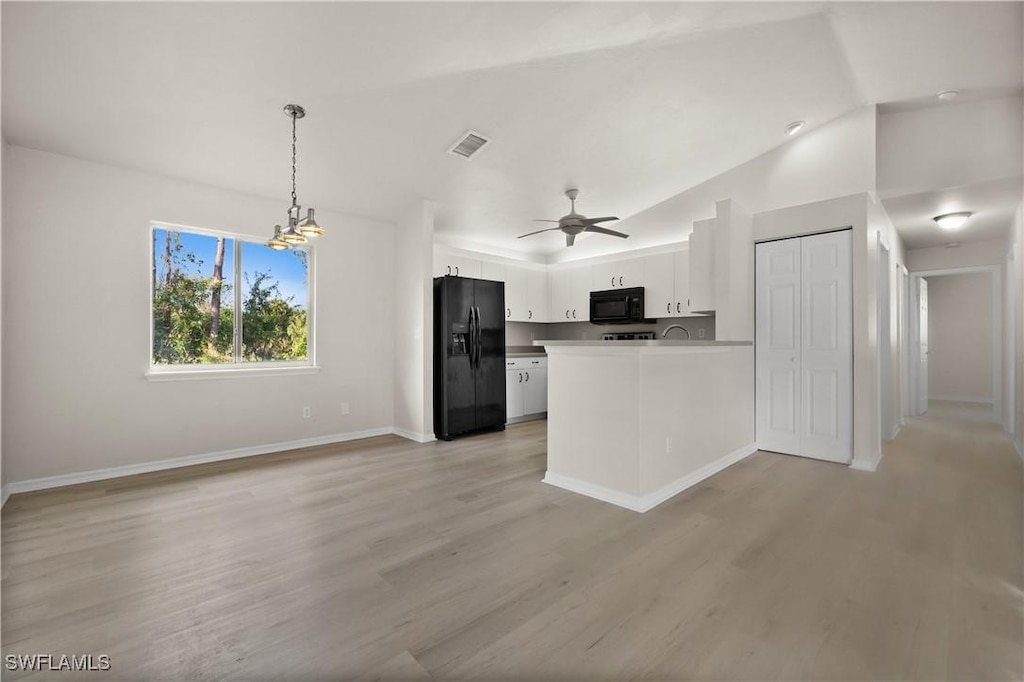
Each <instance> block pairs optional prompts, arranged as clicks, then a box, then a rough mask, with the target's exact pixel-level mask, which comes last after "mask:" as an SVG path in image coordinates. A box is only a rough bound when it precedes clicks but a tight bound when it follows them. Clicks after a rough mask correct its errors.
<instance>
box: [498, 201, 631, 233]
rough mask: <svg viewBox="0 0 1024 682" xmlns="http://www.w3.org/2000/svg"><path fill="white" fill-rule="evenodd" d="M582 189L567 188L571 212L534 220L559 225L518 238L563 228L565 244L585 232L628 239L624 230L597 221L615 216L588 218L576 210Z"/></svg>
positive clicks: (612, 218) (614, 218)
mask: <svg viewBox="0 0 1024 682" xmlns="http://www.w3.org/2000/svg"><path fill="white" fill-rule="evenodd" d="M579 194H580V191H579V190H578V189H575V188H574V189H567V190H565V196H567V197H569V202H570V208H569V212H568V213H567V214H565V215H564V216H562V217H561V218H559V219H558V220H547V219H539V218H538V219H537V220H535V221H534V222H537V223H558V227H549V228H547V229H544V230H537V231H536V232H527V233H526V234H521V235H519V237H517V239H522V238H523V237H532V236H533V235H535V234H541V233H543V232H551V231H553V230H561V231H562V232H563V233H564V234H565V245H566V246H572V245H573V244H575V243H576V235H579V234H582V233H584V232H594V233H597V234H606V235H609V236H611V237H620V238H621V239H627V238H628V237H629V235H628V234H623V233H622V232H616V231H615V230H609V229H608V228H606V227H599V226H598V225H597V223H604V222H607V221H609V220H618V218H616V217H615V216H603V217H601V218H588V217H586V216H585V215H582V214H579V213H577V212H576V197H578V196H579Z"/></svg>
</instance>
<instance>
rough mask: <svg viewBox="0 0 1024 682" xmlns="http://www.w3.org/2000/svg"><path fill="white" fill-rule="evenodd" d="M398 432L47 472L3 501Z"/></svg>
mask: <svg viewBox="0 0 1024 682" xmlns="http://www.w3.org/2000/svg"><path fill="white" fill-rule="evenodd" d="M392 433H395V429H393V428H391V427H390V426H385V427H381V428H376V429H366V430H365V431H353V432H351V433H337V434H332V435H329V436H316V437H314V438H302V439H299V440H290V441H284V442H281V443H268V444H266V445H253V446H250V447H245V448H235V449H233V450H221V451H219V452H207V453H203V454H199V455H188V456H186V457H175V458H173V459H160V460H156V461H153V462H141V463H139V464H128V465H125V466H119V467H109V468H107V469H94V470H92V471H81V472H77V473H73V474H61V475H59V476H45V477H43V478H32V479H29V480H27V481H13V482H11V483H9V484H8V485H7V487H6V488H5V489H4V501H5V502H6V501H7V496H8V495H11V494H14V493H27V492H31V491H33V490H45V489H47V488H59V487H62V486H66V485H75V484H76V483H89V482H91V481H103V480H106V479H109V478H121V477H122V476H134V475H135V474H146V473H150V472H152V471H164V470H166V469H177V468H179V467H187V466H192V465H194V464H206V463H209V462H220V461H223V460H226V459H239V458H241V457H253V456H255V455H266V454H269V453H271V452H282V451H284V450H296V449H298V448H308V447H313V446H316V445H330V444H332V443H342V442H345V441H349V440H358V439H361V438H372V437H374V436H386V435H390V434H392Z"/></svg>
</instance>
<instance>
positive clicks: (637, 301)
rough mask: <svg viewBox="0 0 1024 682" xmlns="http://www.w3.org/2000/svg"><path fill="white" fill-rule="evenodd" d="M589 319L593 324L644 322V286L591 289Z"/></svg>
mask: <svg viewBox="0 0 1024 682" xmlns="http://www.w3.org/2000/svg"><path fill="white" fill-rule="evenodd" d="M590 321H591V322H593V323H594V324H630V323H633V322H645V321H646V320H645V319H644V288H643V287H631V288H628V289H608V290H607V291H591V292H590Z"/></svg>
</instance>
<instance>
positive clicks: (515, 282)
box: [505, 265, 529, 322]
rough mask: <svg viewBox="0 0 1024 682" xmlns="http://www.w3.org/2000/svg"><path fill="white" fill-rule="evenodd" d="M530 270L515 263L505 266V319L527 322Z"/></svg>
mask: <svg viewBox="0 0 1024 682" xmlns="http://www.w3.org/2000/svg"><path fill="white" fill-rule="evenodd" d="M528 274H529V273H528V271H527V270H526V269H524V268H519V267H516V266H514V265H506V266H505V320H507V321H510V322H525V321H526V320H527V319H528V318H527V304H526V301H527V295H526V287H527V279H528V277H527V276H528Z"/></svg>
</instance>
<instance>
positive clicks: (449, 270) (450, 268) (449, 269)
mask: <svg viewBox="0 0 1024 682" xmlns="http://www.w3.org/2000/svg"><path fill="white" fill-rule="evenodd" d="M448 274H449V275H450V274H452V266H450V265H449V266H448Z"/></svg>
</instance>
